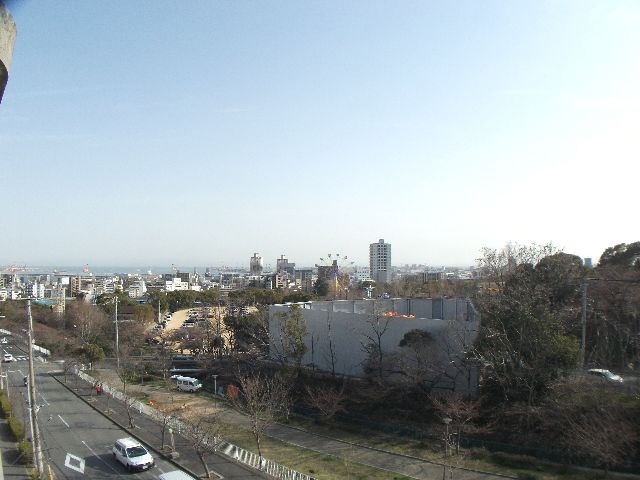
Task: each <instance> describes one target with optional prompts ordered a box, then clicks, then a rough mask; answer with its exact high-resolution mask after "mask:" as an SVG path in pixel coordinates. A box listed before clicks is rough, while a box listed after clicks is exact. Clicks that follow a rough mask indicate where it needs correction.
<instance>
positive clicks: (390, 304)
mask: <svg viewBox="0 0 640 480" xmlns="http://www.w3.org/2000/svg"><path fill="white" fill-rule="evenodd" d="M300 306H301V307H302V313H303V315H304V320H305V323H306V326H307V330H308V332H309V334H308V335H307V336H306V337H305V339H304V341H305V344H306V346H307V348H308V350H307V353H306V354H305V356H304V358H303V360H302V363H303V365H310V364H314V365H315V366H316V367H317V368H319V369H320V370H324V371H328V372H330V371H331V370H332V367H331V346H333V351H334V358H335V369H336V373H338V374H346V375H354V376H361V375H363V373H364V372H363V364H364V363H365V361H366V360H367V356H368V355H367V352H366V351H365V349H364V346H365V345H366V344H367V343H370V340H369V339H368V338H367V337H368V336H371V335H372V334H373V332H374V330H375V329H376V328H384V326H385V325H386V327H387V328H386V333H385V334H384V335H383V336H382V339H381V343H382V350H383V351H384V352H388V353H390V352H399V351H400V350H401V348H400V347H399V343H400V341H401V340H402V338H403V337H404V335H405V334H406V333H407V332H409V331H410V330H415V329H419V330H425V331H427V332H429V333H430V334H431V336H432V337H433V338H434V340H435V341H436V342H437V343H438V345H439V347H441V348H439V349H438V351H440V352H442V354H444V352H445V351H446V352H449V353H452V354H453V355H454V356H457V357H459V358H462V357H463V356H464V354H463V350H464V349H465V346H468V345H471V344H472V343H473V342H474V341H475V340H476V338H477V334H478V328H479V323H480V317H479V315H478V314H477V312H476V311H475V309H474V308H473V305H472V304H471V302H470V301H469V300H467V299H462V298H451V299H405V298H398V299H388V300H337V301H334V302H309V303H306V304H300ZM288 311H289V305H272V306H271V307H270V308H269V331H270V336H271V344H270V356H271V358H273V359H278V358H280V352H282V336H281V334H280V322H279V321H278V318H277V317H276V314H278V313H287V312H288ZM389 311H393V312H395V313H399V314H403V315H408V314H412V315H416V318H401V317H388V316H382V314H383V313H384V312H389ZM434 312H435V313H436V314H438V313H440V312H443V315H438V316H437V318H432V313H434ZM438 317H444V318H438ZM387 322H388V323H387ZM376 325H377V327H376ZM442 360H443V364H444V363H447V362H446V361H445V360H446V359H442ZM461 381H462V382H468V381H469V379H468V378H467V379H465V380H462V379H461Z"/></svg>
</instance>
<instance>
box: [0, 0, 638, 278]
mask: <svg viewBox="0 0 640 480" xmlns="http://www.w3.org/2000/svg"><path fill="white" fill-rule="evenodd" d="M10 8H11V10H12V13H13V15H14V18H15V20H16V23H17V26H18V37H17V40H16V46H15V50H14V59H13V66H12V69H11V71H10V78H9V84H8V85H7V89H6V91H5V95H4V99H3V103H2V105H1V106H0V167H1V168H0V180H1V184H0V185H1V187H0V191H1V192H2V200H3V201H2V214H1V215H0V265H3V264H8V263H27V264H46V265H56V264H58V265H59V264H66V265H69V264H71V265H78V264H83V263H89V264H92V265H109V264H111V265H127V264H131V265H147V264H153V265H162V264H165V265H170V264H171V263H176V264H180V265H190V264H193V265H196V264H197V265H220V264H236V265H238V264H247V265H248V261H249V257H250V256H251V255H252V253H253V252H259V253H260V254H262V255H263V257H265V263H271V264H275V258H276V257H277V256H278V255H280V254H286V255H287V256H288V257H289V258H290V259H291V260H292V261H295V262H297V263H298V264H299V265H300V264H303V265H313V264H314V263H318V262H319V257H323V256H325V255H326V253H328V252H339V253H341V254H343V255H348V256H349V257H350V258H352V259H353V260H355V261H357V262H358V263H360V264H367V262H368V244H369V243H372V242H376V241H377V240H378V239H379V238H384V239H385V240H386V241H388V242H389V243H391V244H392V256H393V263H394V264H404V263H426V264H429V265H433V266H439V265H443V264H447V265H472V264H474V263H475V259H476V258H477V257H478V256H479V250H480V248H481V247H483V246H489V247H501V246H502V245H504V244H505V243H506V242H508V241H513V242H518V243H531V242H537V243H547V242H549V241H551V242H553V243H554V245H556V246H557V247H559V248H562V249H564V251H566V252H568V253H575V254H577V255H580V256H585V257H594V258H595V259H597V258H598V257H599V255H600V254H601V253H602V251H603V250H604V249H605V248H606V247H608V246H611V245H614V244H617V243H621V242H626V243H629V242H633V241H638V240H640V227H639V226H638V218H639V217H638V206H639V201H638V192H639V190H640V189H639V188H638V185H639V178H640V175H639V174H640V118H639V117H640V92H639V88H640V61H639V59H640V2H639V1H638V0H626V1H625V0H620V1H608V0H607V1H589V0H575V1H562V0H557V1H556V0H553V1H551V0H550V1H541V0H540V1H538V0H531V1H510V0H504V1H482V2H478V1H476V0H470V1H455V2H450V1H444V0H443V1H439V2H435V1H427V0H419V1H415V2H413V1H372V0H366V1H365V0H362V1H348V0H336V1H329V0H322V1H311V0H309V1H301V0H292V1H284V0H281V1H242V0H226V1H214V0H206V1H189V2H184V1H177V0H176V1H164V0H146V1H143V0H136V1H129V0H113V1H107V2H105V1H97V0H96V1H87V0H65V1H64V2H60V1H54V0H23V1H14V2H11V3H10Z"/></svg>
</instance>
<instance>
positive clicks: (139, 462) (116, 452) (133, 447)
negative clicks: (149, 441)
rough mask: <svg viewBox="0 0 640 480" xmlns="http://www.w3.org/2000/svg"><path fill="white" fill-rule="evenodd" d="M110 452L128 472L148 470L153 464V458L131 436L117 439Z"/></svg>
mask: <svg viewBox="0 0 640 480" xmlns="http://www.w3.org/2000/svg"><path fill="white" fill-rule="evenodd" d="M112 452H113V456H114V458H115V459H116V460H118V461H119V462H120V463H121V464H122V465H124V466H125V467H126V469H127V470H129V471H130V472H131V471H141V470H148V469H149V468H151V467H153V465H154V464H155V460H154V459H153V457H152V456H151V454H150V453H149V452H148V451H147V449H146V448H144V447H143V446H142V444H141V443H140V442H138V441H137V440H135V439H134V438H131V437H129V438H121V439H120V440H117V441H116V443H115V444H114V445H113V449H112Z"/></svg>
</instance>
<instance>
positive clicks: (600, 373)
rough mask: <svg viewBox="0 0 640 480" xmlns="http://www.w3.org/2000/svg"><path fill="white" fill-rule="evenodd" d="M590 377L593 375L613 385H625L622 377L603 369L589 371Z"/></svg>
mask: <svg viewBox="0 0 640 480" xmlns="http://www.w3.org/2000/svg"><path fill="white" fill-rule="evenodd" d="M587 373H588V374H589V375H593V376H594V377H598V378H601V379H603V380H606V381H607V382H611V383H624V379H623V378H622V377H621V376H620V375H616V374H615V373H613V372H611V371H609V370H605V369H603V368H591V369H589V370H587Z"/></svg>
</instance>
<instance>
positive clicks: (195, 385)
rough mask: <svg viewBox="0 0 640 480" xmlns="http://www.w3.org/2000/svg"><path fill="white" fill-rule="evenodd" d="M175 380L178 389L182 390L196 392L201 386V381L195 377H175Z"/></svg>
mask: <svg viewBox="0 0 640 480" xmlns="http://www.w3.org/2000/svg"><path fill="white" fill-rule="evenodd" d="M176 382H177V384H178V390H182V391H183V392H197V391H198V390H200V389H201V388H202V382H200V380H198V379H197V378H191V377H176Z"/></svg>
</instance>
